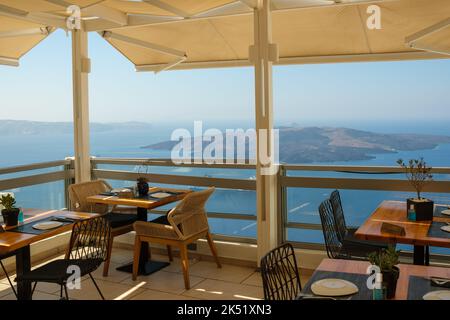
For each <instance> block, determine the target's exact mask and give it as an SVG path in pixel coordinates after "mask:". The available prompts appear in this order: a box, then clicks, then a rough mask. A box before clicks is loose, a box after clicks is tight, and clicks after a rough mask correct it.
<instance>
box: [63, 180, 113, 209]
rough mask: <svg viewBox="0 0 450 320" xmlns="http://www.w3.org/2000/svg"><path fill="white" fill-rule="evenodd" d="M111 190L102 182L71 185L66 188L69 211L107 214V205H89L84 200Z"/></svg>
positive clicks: (95, 181)
mask: <svg viewBox="0 0 450 320" xmlns="http://www.w3.org/2000/svg"><path fill="white" fill-rule="evenodd" d="M111 189H112V188H111V186H110V185H109V184H108V183H107V182H106V181H104V180H94V181H88V182H81V183H76V184H71V185H70V186H69V187H68V191H69V199H70V210H72V211H78V212H95V213H106V212H108V205H103V204H93V203H89V202H87V201H86V198H87V197H90V196H95V195H97V194H100V193H102V192H107V191H110V190H111Z"/></svg>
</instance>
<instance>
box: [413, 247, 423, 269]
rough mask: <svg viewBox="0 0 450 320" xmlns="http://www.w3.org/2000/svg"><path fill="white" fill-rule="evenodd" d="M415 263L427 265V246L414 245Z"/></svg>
mask: <svg viewBox="0 0 450 320" xmlns="http://www.w3.org/2000/svg"><path fill="white" fill-rule="evenodd" d="M413 263H414V264H416V265H421V266H423V265H425V247H424V246H414V254H413Z"/></svg>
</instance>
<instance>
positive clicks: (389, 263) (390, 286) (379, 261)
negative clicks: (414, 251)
mask: <svg viewBox="0 0 450 320" xmlns="http://www.w3.org/2000/svg"><path fill="white" fill-rule="evenodd" d="M399 252H400V251H397V250H395V247H394V246H389V247H388V248H387V249H382V250H379V251H375V252H372V253H369V255H368V258H369V261H370V263H371V264H373V265H376V266H378V267H379V268H380V271H381V273H382V274H383V286H384V287H385V288H386V298H387V299H392V298H393V297H394V296H395V291H396V290H397V280H398V277H399V275H400V269H399V268H398V267H397V264H399V259H398V257H399Z"/></svg>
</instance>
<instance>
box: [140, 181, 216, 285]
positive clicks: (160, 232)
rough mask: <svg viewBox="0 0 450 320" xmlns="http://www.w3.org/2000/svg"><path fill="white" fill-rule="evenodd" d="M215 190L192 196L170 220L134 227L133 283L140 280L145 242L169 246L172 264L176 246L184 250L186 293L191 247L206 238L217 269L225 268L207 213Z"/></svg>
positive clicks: (182, 259) (179, 206)
mask: <svg viewBox="0 0 450 320" xmlns="http://www.w3.org/2000/svg"><path fill="white" fill-rule="evenodd" d="M214 190H215V188H209V189H207V190H203V191H198V192H193V193H190V194H188V195H187V196H186V197H185V198H184V199H183V200H182V201H181V202H180V203H179V204H178V205H177V206H176V207H175V208H173V209H172V210H170V211H169V212H168V213H167V216H162V217H160V218H157V219H155V220H152V221H150V222H144V221H136V222H135V223H134V230H135V231H136V240H135V246H134V262H133V280H136V278H137V273H138V266H139V256H140V250H141V242H152V243H158V244H162V245H166V246H167V248H168V251H169V259H170V261H172V253H171V247H172V246H176V247H178V248H179V249H180V256H181V265H182V268H183V275H184V285H185V287H186V289H189V288H190V283H189V259H188V252H187V245H188V244H190V243H192V242H194V241H196V240H198V239H200V238H204V237H206V239H207V240H208V244H209V247H210V248H211V252H212V254H213V256H214V259H215V261H216V264H217V267H218V268H221V264H220V261H219V258H218V256H217V250H216V247H215V246H214V242H213V240H212V238H211V234H210V233H209V225H208V218H207V216H206V211H205V203H206V201H207V200H208V198H209V197H210V196H211V194H212V193H213V192H214Z"/></svg>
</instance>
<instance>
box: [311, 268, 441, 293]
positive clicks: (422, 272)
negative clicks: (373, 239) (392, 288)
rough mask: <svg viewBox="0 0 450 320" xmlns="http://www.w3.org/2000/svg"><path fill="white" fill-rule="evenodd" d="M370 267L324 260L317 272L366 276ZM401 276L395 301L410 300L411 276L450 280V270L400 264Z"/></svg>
mask: <svg viewBox="0 0 450 320" xmlns="http://www.w3.org/2000/svg"><path fill="white" fill-rule="evenodd" d="M369 265H370V263H369V262H366V261H354V260H341V259H324V260H322V262H321V263H320V265H319V267H318V268H317V269H316V271H329V272H345V273H356V274H366V273H367V267H368V266H369ZM398 267H399V268H400V276H399V279H398V281H397V291H396V293H395V297H394V300H406V299H407V298H408V284H409V277H410V276H417V277H423V278H430V277H440V278H447V279H449V278H450V268H445V267H430V266H418V265H410V264H399V265H398Z"/></svg>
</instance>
